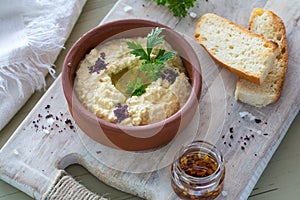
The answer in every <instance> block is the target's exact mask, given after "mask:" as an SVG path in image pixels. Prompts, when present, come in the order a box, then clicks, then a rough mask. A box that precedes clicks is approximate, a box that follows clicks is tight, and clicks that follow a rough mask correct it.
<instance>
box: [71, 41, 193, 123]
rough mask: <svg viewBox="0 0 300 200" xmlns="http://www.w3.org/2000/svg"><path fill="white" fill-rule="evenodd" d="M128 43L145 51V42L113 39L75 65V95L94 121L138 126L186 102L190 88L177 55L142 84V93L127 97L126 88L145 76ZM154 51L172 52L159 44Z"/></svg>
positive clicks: (159, 117) (172, 110)
mask: <svg viewBox="0 0 300 200" xmlns="http://www.w3.org/2000/svg"><path fill="white" fill-rule="evenodd" d="M128 42H136V43H139V44H141V45H142V47H143V48H144V49H146V43H147V38H145V37H135V38H121V39H113V40H110V41H107V42H105V43H104V44H102V43H101V44H100V45H98V46H97V47H95V48H94V49H92V50H91V52H90V53H89V54H87V55H86V57H85V58H84V59H83V61H82V62H81V63H80V64H79V68H78V70H77V72H76V79H75V92H76V94H77V96H78V98H79V100H80V101H81V102H82V103H83V105H84V106H85V107H86V108H87V109H88V110H89V111H91V112H92V113H94V114H95V115H96V116H97V117H99V118H101V119H104V120H107V121H109V122H112V123H117V124H121V125H133V126H141V125H148V124H152V123H155V122H159V121H162V120H164V119H166V118H168V117H170V116H171V115H173V114H174V113H176V112H177V111H178V110H179V109H180V108H181V107H183V105H184V104H185V102H186V101H187V99H188V97H189V96H190V93H191V85H190V83H189V80H188V77H187V76H186V71H185V68H184V66H183V64H182V61H181V59H180V57H179V56H178V55H176V54H175V55H173V56H172V58H171V59H170V60H169V61H167V62H166V63H165V64H164V66H163V67H162V69H161V72H160V74H159V77H158V78H157V80H155V81H152V80H151V79H150V78H148V80H146V83H144V85H146V86H145V93H143V94H142V95H140V96H138V95H130V94H128V92H127V91H126V90H127V87H128V86H129V84H130V83H132V82H133V81H135V80H136V79H137V78H139V77H145V78H143V79H147V77H146V75H145V74H144V73H143V72H141V71H140V70H139V68H140V67H141V65H142V63H143V61H142V60H140V59H139V57H138V56H135V55H133V54H131V53H130V51H131V49H129V48H128V47H127V43H128ZM158 49H164V50H166V51H173V49H172V48H171V46H170V44H168V43H167V42H165V41H162V44H161V45H159V46H157V47H156V48H155V49H154V50H153V51H152V54H151V56H152V57H156V56H157V53H158V52H159V51H158Z"/></svg>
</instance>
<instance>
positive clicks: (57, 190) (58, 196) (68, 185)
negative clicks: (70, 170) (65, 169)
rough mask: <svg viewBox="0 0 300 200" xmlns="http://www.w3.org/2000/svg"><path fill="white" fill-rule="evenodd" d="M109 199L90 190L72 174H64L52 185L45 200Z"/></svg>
mask: <svg viewBox="0 0 300 200" xmlns="http://www.w3.org/2000/svg"><path fill="white" fill-rule="evenodd" d="M68 199H70V200H107V199H106V198H104V197H101V196H98V195H97V194H95V193H93V192H91V191H89V190H88V189H87V188H85V187H84V186H83V185H81V184H80V183H78V182H77V181H76V180H75V179H73V178H72V177H71V176H69V175H67V174H64V175H62V176H61V177H59V179H58V180H57V181H56V182H55V183H54V184H53V185H52V186H51V188H50V190H49V191H48V192H47V193H46V195H45V196H44V197H43V200H68Z"/></svg>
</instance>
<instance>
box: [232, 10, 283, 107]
mask: <svg viewBox="0 0 300 200" xmlns="http://www.w3.org/2000/svg"><path fill="white" fill-rule="evenodd" d="M249 30H250V31H251V32H253V33H257V34H260V35H262V36H263V37H264V38H266V39H268V40H271V41H274V42H276V43H277V44H278V46H279V49H280V54H279V55H278V56H277V57H276V59H275V61H274V64H273V65H272V67H271V69H270V71H269V73H268V75H267V77H266V79H265V81H264V82H263V83H262V84H261V85H260V86H259V85H256V84H253V83H251V82H249V81H247V80H245V79H242V78H240V79H239V80H238V81H237V84H236V90H235V98H236V99H237V100H240V101H242V102H244V103H247V104H250V105H253V106H256V107H263V106H266V105H268V104H270V103H274V102H276V101H277V100H278V98H279V96H280V93H281V90H282V86H283V82H284V77H285V72H286V68H287V63H288V48H287V41H286V31H285V26H284V23H283V21H282V20H281V19H280V17H278V16H277V15H276V14H274V13H273V12H272V11H269V10H263V9H261V8H255V9H254V10H253V11H252V13H251V17H250V21H249Z"/></svg>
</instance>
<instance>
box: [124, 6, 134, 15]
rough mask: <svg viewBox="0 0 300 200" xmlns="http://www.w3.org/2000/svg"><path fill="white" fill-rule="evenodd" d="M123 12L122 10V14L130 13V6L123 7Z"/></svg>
mask: <svg viewBox="0 0 300 200" xmlns="http://www.w3.org/2000/svg"><path fill="white" fill-rule="evenodd" d="M123 10H124V12H126V13H128V12H130V11H132V10H133V8H132V7H131V6H125V7H124V8H123Z"/></svg>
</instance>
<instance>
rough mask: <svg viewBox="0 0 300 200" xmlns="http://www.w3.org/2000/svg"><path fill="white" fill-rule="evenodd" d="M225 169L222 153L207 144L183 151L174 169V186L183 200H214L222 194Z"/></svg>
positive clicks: (190, 145)
mask: <svg viewBox="0 0 300 200" xmlns="http://www.w3.org/2000/svg"><path fill="white" fill-rule="evenodd" d="M224 177H225V165H224V161H223V156H222V154H221V153H220V151H219V150H218V149H217V148H216V147H215V146H214V145H212V144H210V143H208V142H205V141H200V140H199V141H194V142H192V143H190V144H188V145H187V146H185V147H183V148H182V149H181V150H180V151H179V152H178V153H177V155H176V156H175V158H174V161H173V163H172V166H171V184H172V187H173V189H174V191H175V193H176V194H177V195H178V196H179V197H180V198H181V199H185V200H188V199H193V200H196V199H201V200H212V199H215V198H216V197H218V196H219V194H220V193H221V192H222V190H223V184H224Z"/></svg>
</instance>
